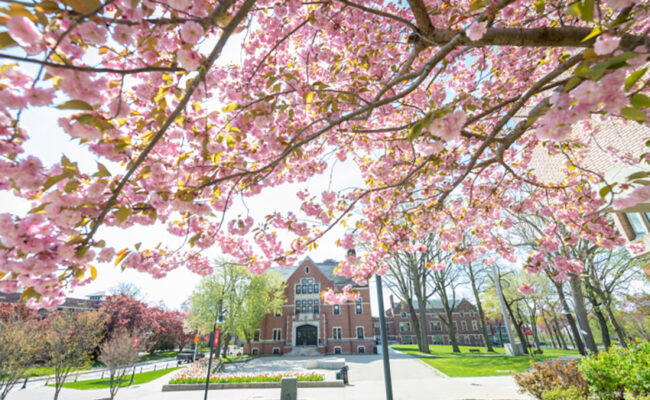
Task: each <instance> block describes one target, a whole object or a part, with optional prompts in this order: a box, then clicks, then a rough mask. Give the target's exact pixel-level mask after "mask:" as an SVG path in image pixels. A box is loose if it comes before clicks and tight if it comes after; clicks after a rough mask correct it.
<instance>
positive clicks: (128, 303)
mask: <svg viewBox="0 0 650 400" xmlns="http://www.w3.org/2000/svg"><path fill="white" fill-rule="evenodd" d="M101 311H102V312H103V313H105V314H106V316H107V318H106V326H105V332H106V334H107V336H108V337H110V336H113V335H114V334H115V332H117V331H120V330H126V331H128V332H143V333H145V334H146V335H145V336H146V339H145V338H143V341H142V345H143V348H146V349H149V350H152V349H153V348H154V346H153V343H154V342H155V340H156V336H155V335H154V332H160V324H159V320H158V318H157V313H156V312H154V309H153V308H152V307H149V306H148V305H147V304H146V303H144V302H142V301H140V300H137V299H135V298H133V297H132V296H129V295H127V294H123V293H122V294H116V295H110V296H108V297H106V300H105V301H104V302H103V303H102V306H101Z"/></svg>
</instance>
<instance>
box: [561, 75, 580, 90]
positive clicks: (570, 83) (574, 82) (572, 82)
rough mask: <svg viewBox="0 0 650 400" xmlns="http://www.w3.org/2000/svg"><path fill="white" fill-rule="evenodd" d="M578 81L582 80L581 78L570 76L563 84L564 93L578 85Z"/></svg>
mask: <svg viewBox="0 0 650 400" xmlns="http://www.w3.org/2000/svg"><path fill="white" fill-rule="evenodd" d="M580 82H582V79H581V78H578V77H577V76H572V77H571V78H570V79H569V81H568V82H567V83H566V85H565V86H564V93H566V92H569V91H571V90H572V89H573V88H575V87H576V86H578V84H580Z"/></svg>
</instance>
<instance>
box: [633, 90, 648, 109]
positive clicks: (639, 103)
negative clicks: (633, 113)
mask: <svg viewBox="0 0 650 400" xmlns="http://www.w3.org/2000/svg"><path fill="white" fill-rule="evenodd" d="M630 103H631V104H632V105H633V106H634V107H636V108H647V107H650V97H648V96H646V95H645V94H642V93H637V94H635V95H634V96H632V97H630Z"/></svg>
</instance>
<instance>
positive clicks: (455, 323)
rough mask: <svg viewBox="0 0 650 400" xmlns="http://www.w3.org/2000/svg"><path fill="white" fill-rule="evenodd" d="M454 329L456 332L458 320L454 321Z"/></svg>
mask: <svg viewBox="0 0 650 400" xmlns="http://www.w3.org/2000/svg"><path fill="white" fill-rule="evenodd" d="M454 330H455V331H456V332H458V322H456V321H454Z"/></svg>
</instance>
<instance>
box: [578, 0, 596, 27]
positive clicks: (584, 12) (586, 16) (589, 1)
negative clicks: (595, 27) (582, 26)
mask: <svg viewBox="0 0 650 400" xmlns="http://www.w3.org/2000/svg"><path fill="white" fill-rule="evenodd" d="M580 14H581V16H580V18H582V20H583V21H587V22H591V21H593V19H594V0H582V1H581V2H580Z"/></svg>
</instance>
